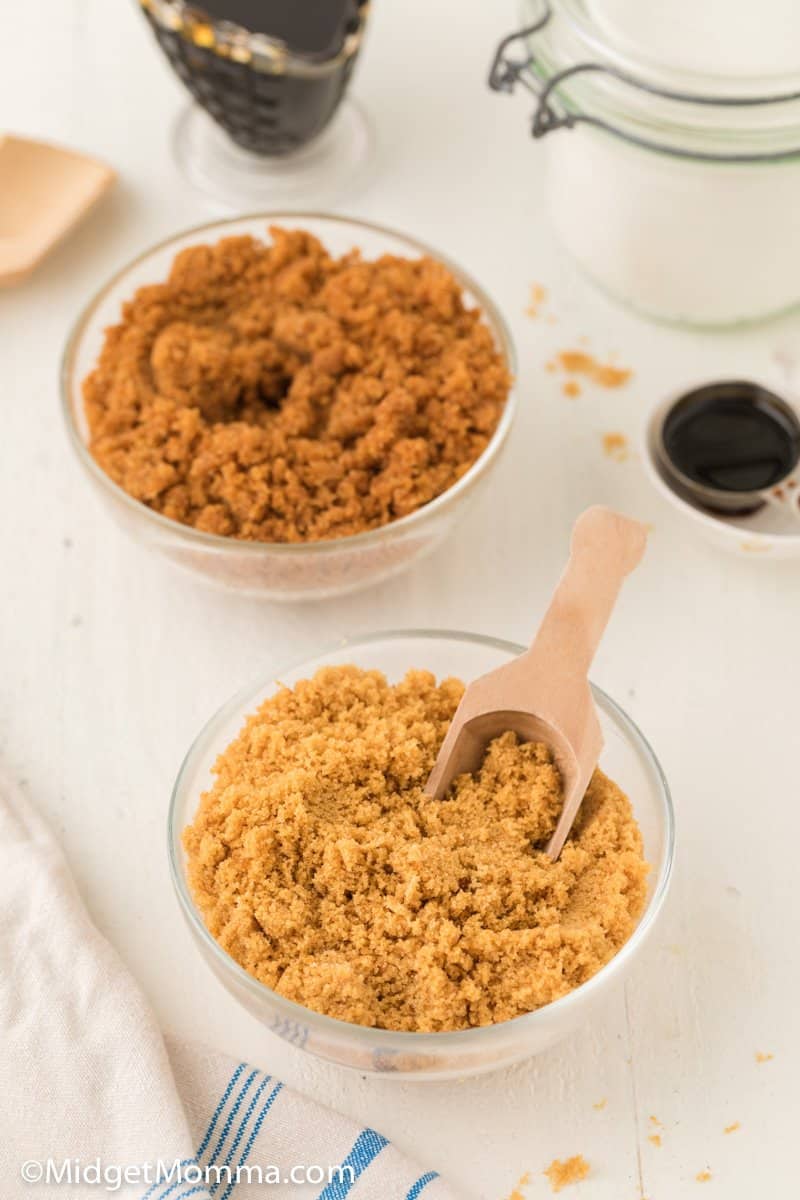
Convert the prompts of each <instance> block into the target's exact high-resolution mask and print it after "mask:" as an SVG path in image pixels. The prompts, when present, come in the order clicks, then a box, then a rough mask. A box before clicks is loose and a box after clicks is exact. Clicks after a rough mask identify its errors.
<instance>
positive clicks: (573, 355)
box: [556, 350, 632, 388]
mask: <svg viewBox="0 0 800 1200" xmlns="http://www.w3.org/2000/svg"><path fill="white" fill-rule="evenodd" d="M556 360H557V362H558V365H559V366H560V367H561V369H562V370H563V371H566V372H567V374H568V375H582V376H584V378H586V379H589V380H591V382H592V383H596V384H598V385H599V386H600V387H604V388H618V387H622V385H623V384H625V383H627V382H628V380H629V379H630V377H631V374H632V372H631V371H630V370H629V368H628V367H617V366H614V364H613V363H602V362H599V361H598V360H597V359H596V358H594V357H593V356H592V355H591V354H589V353H588V352H587V351H586V350H562V351H561V352H560V353H559V354H557V355H556Z"/></svg>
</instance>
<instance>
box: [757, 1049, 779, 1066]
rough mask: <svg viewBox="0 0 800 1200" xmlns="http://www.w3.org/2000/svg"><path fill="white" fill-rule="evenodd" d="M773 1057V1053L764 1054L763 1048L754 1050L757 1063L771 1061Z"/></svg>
mask: <svg viewBox="0 0 800 1200" xmlns="http://www.w3.org/2000/svg"><path fill="white" fill-rule="evenodd" d="M774 1057H775V1055H774V1054H765V1053H764V1051H763V1050H757V1051H756V1062H757V1063H768V1062H772V1060H773V1058H774Z"/></svg>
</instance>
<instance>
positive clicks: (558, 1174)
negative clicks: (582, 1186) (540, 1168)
mask: <svg viewBox="0 0 800 1200" xmlns="http://www.w3.org/2000/svg"><path fill="white" fill-rule="evenodd" d="M544 1174H545V1175H546V1176H547V1178H548V1179H549V1180H550V1187H551V1188H552V1189H553V1191H554V1192H560V1191H561V1189H562V1188H563V1187H566V1186H567V1185H568V1184H570V1183H580V1182H581V1180H582V1179H585V1178H586V1176H587V1175H588V1174H589V1164H588V1163H587V1161H586V1159H585V1158H584V1157H583V1155H582V1154H576V1155H574V1156H573V1157H572V1158H567V1159H565V1160H564V1162H562V1161H561V1160H560V1159H558V1158H556V1159H554V1160H553V1162H551V1163H550V1166H549V1167H548V1168H547V1170H546V1171H545V1172H544Z"/></svg>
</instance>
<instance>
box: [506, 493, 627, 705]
mask: <svg viewBox="0 0 800 1200" xmlns="http://www.w3.org/2000/svg"><path fill="white" fill-rule="evenodd" d="M646 543H647V529H646V527H645V526H644V525H642V524H641V523H640V522H639V521H633V520H631V518H630V517H624V516H622V514H621V513H617V512H613V511H612V510H611V509H610V508H602V507H600V506H599V505H598V506H595V507H593V508H588V509H587V510H586V512H584V513H582V514H581V516H580V517H578V520H577V521H576V522H575V527H574V529H573V531H572V542H571V544H570V557H569V561H568V563H567V566H566V569H565V570H564V574H563V575H562V576H561V579H560V580H559V583H558V586H557V588H556V590H555V592H554V594H553V598H552V600H551V601H550V607H549V608H548V610H547V612H546V613H545V616H544V620H543V621H542V623H541V625H540V626H539V631H538V633H537V634H536V637H535V638H534V640H533V643H532V645H531V648H530V651H529V654H530V655H531V656H532V657H533V658H535V659H536V669H537V671H546V672H547V673H548V676H549V677H550V678H552V679H554V680H558V679H563V680H564V681H565V682H566V681H568V680H569V679H574V678H575V676H576V675H581V676H586V675H587V674H588V672H589V667H590V666H591V664H592V660H593V658H594V656H595V653H596V651H597V647H598V645H599V644H600V639H601V637H602V636H603V632H604V630H605V628H606V625H607V624H608V620H609V617H610V616H611V613H612V611H613V609H614V604H615V603H616V600H617V596H618V595H619V590H620V588H621V586H622V581H623V580H624V578H625V576H626V575H628V574H629V573H630V572H631V571H632V570H633V569H634V567H635V566H637V564H638V563H639V562H640V561H641V558H642V555H643V554H644V549H645V545H646Z"/></svg>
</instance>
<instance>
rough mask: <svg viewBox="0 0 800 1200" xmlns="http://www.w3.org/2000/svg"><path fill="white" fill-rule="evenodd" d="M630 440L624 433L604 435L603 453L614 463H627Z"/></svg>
mask: <svg viewBox="0 0 800 1200" xmlns="http://www.w3.org/2000/svg"><path fill="white" fill-rule="evenodd" d="M629 449H630V448H629V446H628V439H627V438H626V437H625V434H624V433H604V434H603V453H604V454H605V455H606V457H607V458H613V460H614V462H625V461H626V460H627V458H628V453H629Z"/></svg>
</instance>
